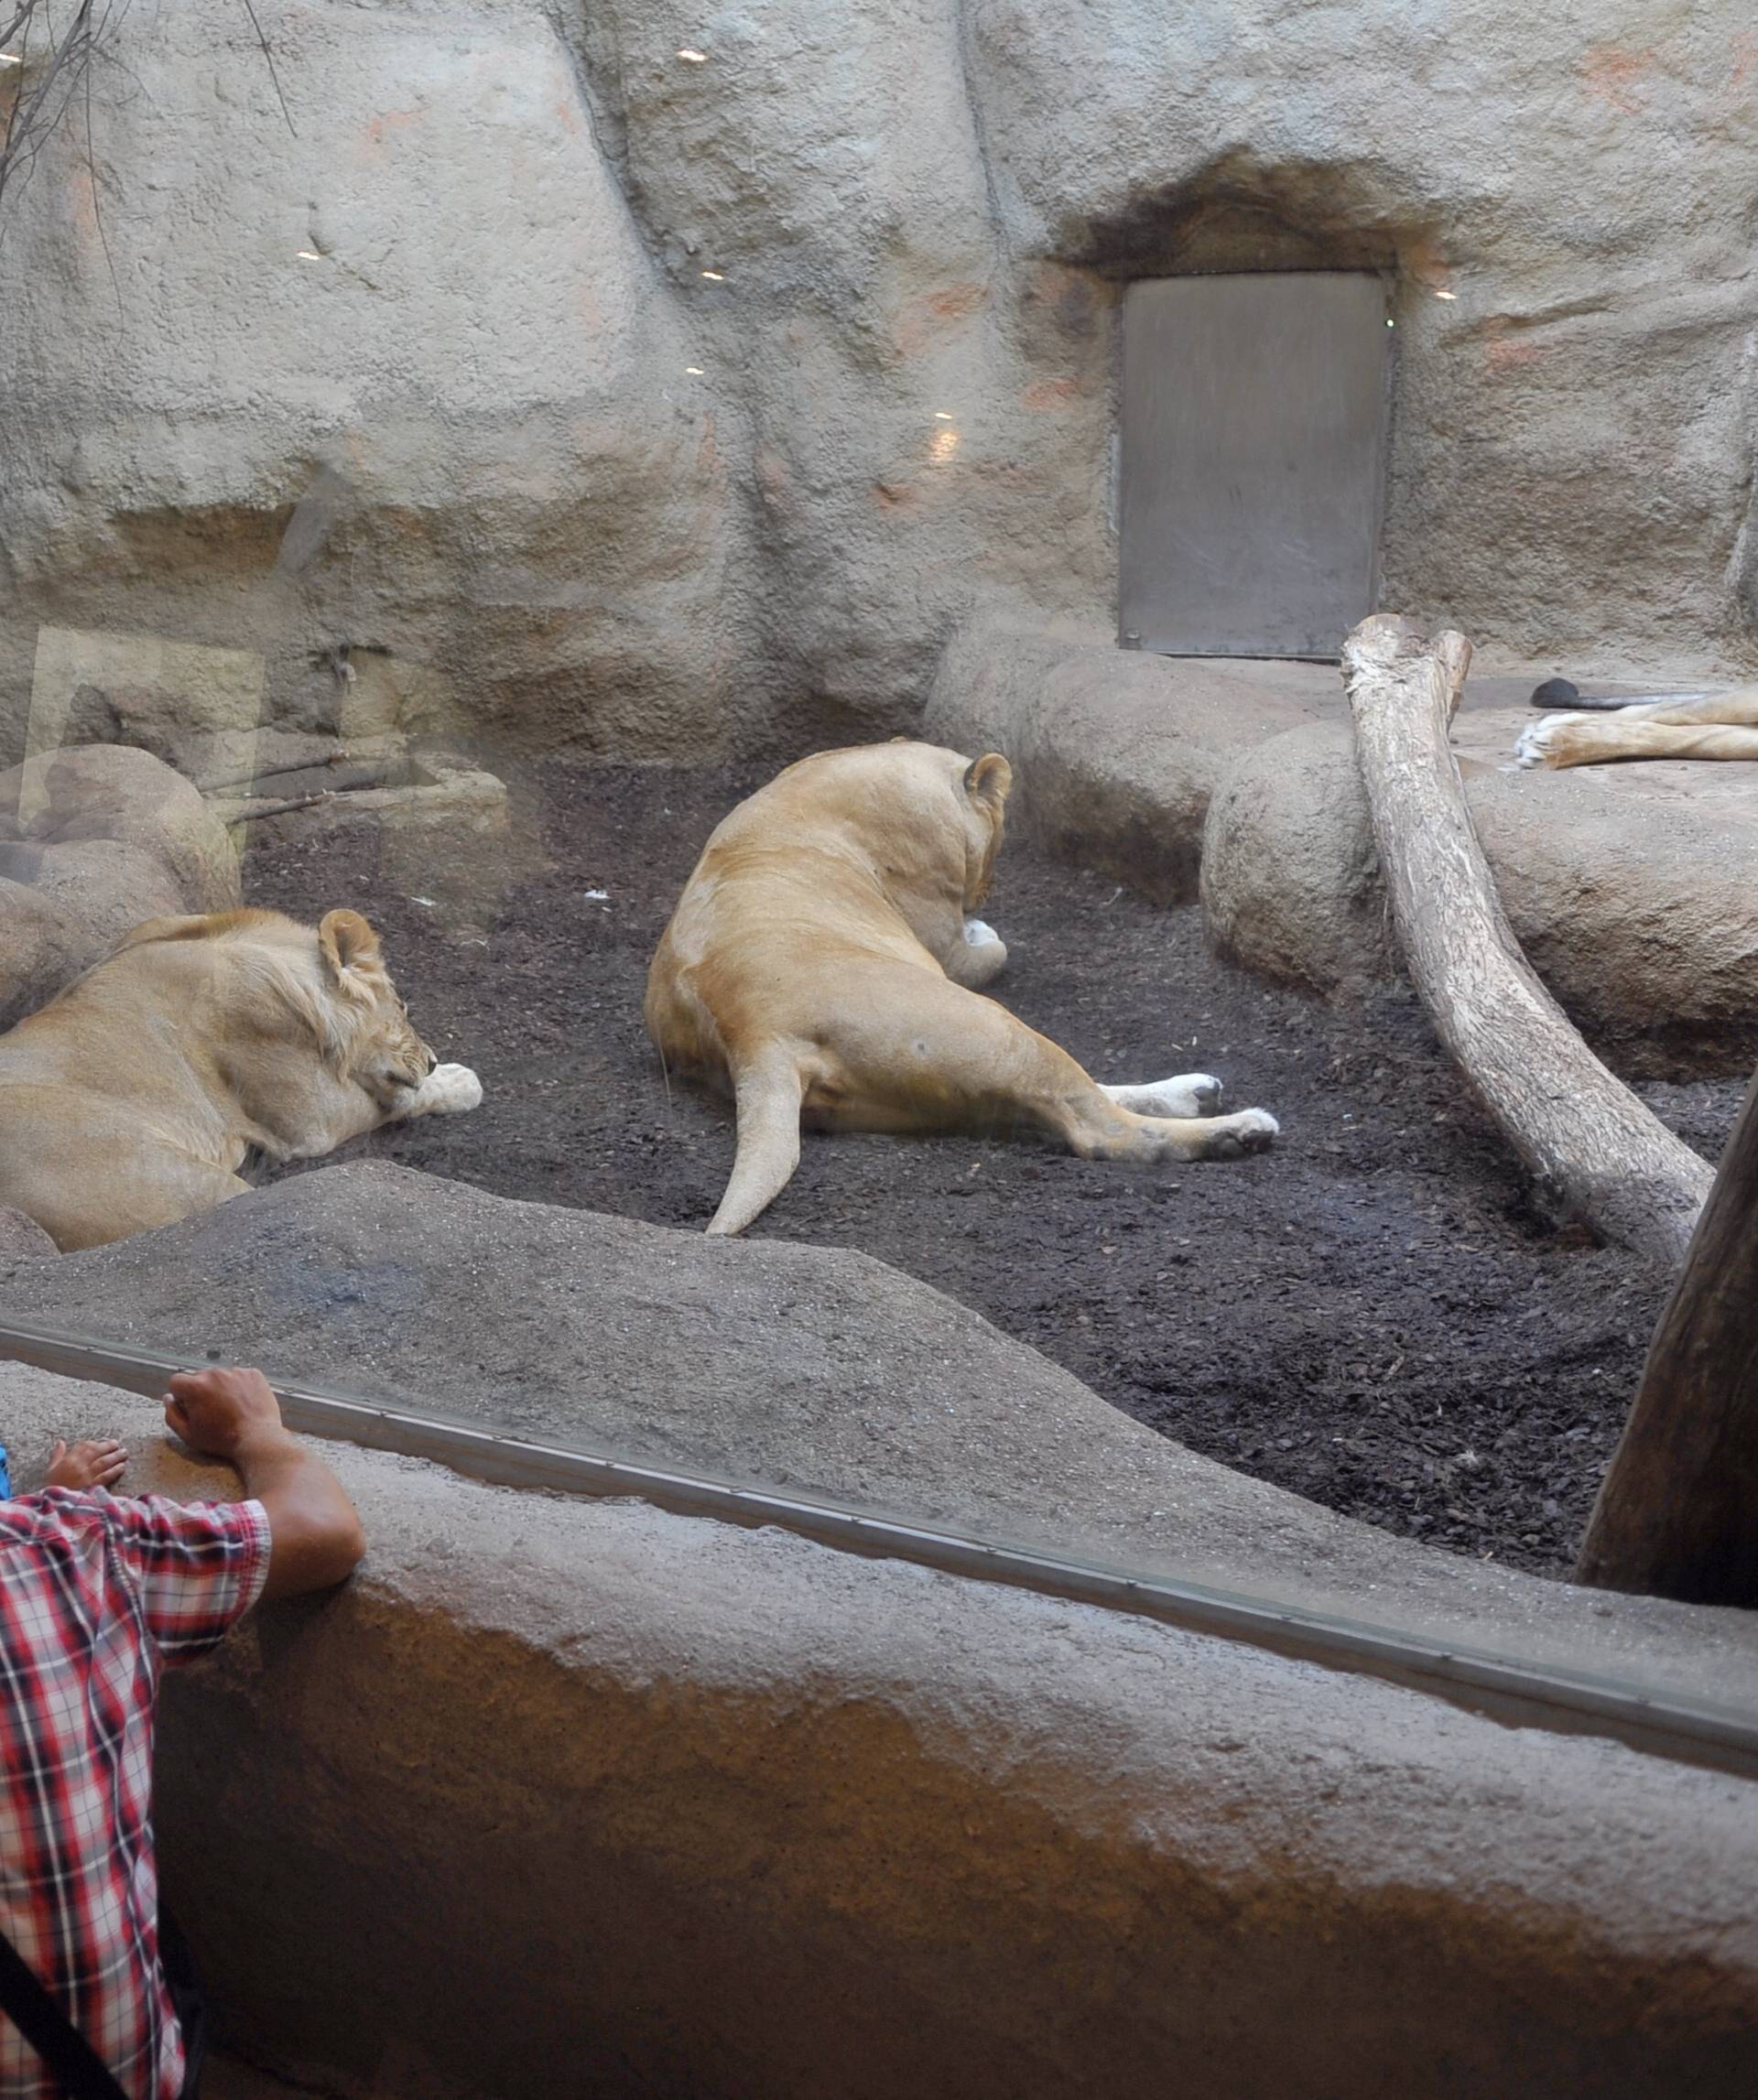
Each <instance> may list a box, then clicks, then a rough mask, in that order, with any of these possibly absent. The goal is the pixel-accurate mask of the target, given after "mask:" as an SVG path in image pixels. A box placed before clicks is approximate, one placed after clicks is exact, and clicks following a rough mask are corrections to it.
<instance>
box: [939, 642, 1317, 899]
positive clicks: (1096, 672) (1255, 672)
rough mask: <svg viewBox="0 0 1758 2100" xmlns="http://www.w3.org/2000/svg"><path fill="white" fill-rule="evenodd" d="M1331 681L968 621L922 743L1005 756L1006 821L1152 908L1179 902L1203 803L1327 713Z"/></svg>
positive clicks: (1198, 848)
mask: <svg viewBox="0 0 1758 2100" xmlns="http://www.w3.org/2000/svg"><path fill="white" fill-rule="evenodd" d="M1336 689H1337V678H1336V674H1335V672H1333V671H1330V670H1328V669H1325V670H1320V669H1319V668H1318V667H1317V666H1311V665H1304V664H1272V663H1262V662H1257V663H1240V664H1229V663H1222V662H1221V661H1218V660H1216V659H1213V658H1210V659H1208V660H1206V661H1195V660H1192V659H1189V658H1184V659H1179V660H1176V661H1175V660H1174V659H1172V658H1169V657H1165V656H1153V655H1142V654H1140V653H1138V652H1134V651H1128V650H1123V649H1119V648H1118V647H1117V646H1116V645H1115V644H1114V643H1113V642H1112V640H1111V639H1110V638H1109V637H1101V636H1094V635H1092V634H1091V633H1086V634H1081V635H1076V634H1060V633H1056V632H1054V631H1046V630H1045V629H1043V628H1042V627H1026V626H1022V625H1020V624H1019V623H1017V622H1015V621H1012V620H1010V619H1008V618H1006V617H1005V616H1004V615H994V614H987V615H984V614H980V615H978V616H976V617H975V618H973V619H971V620H970V621H968V622H966V623H965V624H964V625H963V626H962V627H961V628H960V630H959V632H958V633H957V634H955V635H954V636H953V638H952V640H951V641H950V643H949V644H948V645H947V649H946V653H945V655H943V656H942V658H941V659H940V666H939V672H938V673H937V675H936V677H935V680H934V686H933V689H932V691H931V692H930V693H929V695H928V709H927V714H926V717H925V719H924V721H923V725H922V734H923V735H924V736H927V737H930V738H932V739H933V741H935V742H937V743H943V744H950V746H951V747H952V748H953V749H954V750H955V751H968V752H971V753H972V754H975V753H976V752H982V751H999V752H1005V754H1006V756H1007V758H1008V760H1009V762H1010V763H1012V765H1013V768H1014V792H1013V796H1012V797H1011V798H1010V800H1009V802H1008V822H1009V825H1010V827H1011V828H1015V829H1016V830H1022V831H1024V832H1025V834H1026V836H1027V837H1029V838H1031V839H1034V840H1035V841H1036V843H1037V844H1038V845H1040V846H1042V847H1043V848H1044V849H1045V850H1047V851H1048V852H1050V853H1054V854H1055V855H1057V857H1058V859H1061V860H1065V861H1076V862H1078V863H1079V864H1080V866H1082V867H1087V868H1094V869H1097V870H1098V871H1099V872H1100V873H1101V874H1106V875H1114V876H1116V877H1117V879H1118V880H1119V881H1120V882H1127V883H1128V884H1129V886H1130V887H1131V888H1132V889H1134V890H1139V891H1140V892H1141V893H1142V894H1143V895H1144V896H1146V897H1150V898H1152V899H1153V901H1154V902H1155V903H1156V904H1193V903H1194V902H1195V901H1196V897H1197V886H1198V885H1197V877H1198V868H1199V862H1200V861H1201V858H1202V832H1203V824H1204V821H1205V819H1206V817H1207V816H1208V811H1209V804H1210V797H1211V796H1213V795H1214V793H1215V791H1216V789H1217V788H1218V787H1220V785H1221V783H1222V781H1224V780H1225V779H1227V778H1228V776H1229V774H1231V772H1232V769H1233V767H1234V766H1235V765H1237V764H1238V763H1239V762H1240V761H1241V759H1242V758H1243V756H1244V755H1245V754H1246V753H1248V752H1251V751H1253V749H1254V748H1255V747H1256V746H1257V745H1258V744H1260V743H1262V742H1264V741H1265V740H1266V739H1268V738H1271V737H1275V736H1277V735H1279V734H1281V733H1282V732H1283V731H1286V730H1288V729H1291V728H1293V727H1295V726H1296V725H1297V724H1299V723H1301V722H1305V721H1308V720H1311V719H1312V718H1313V716H1314V715H1315V714H1318V713H1319V712H1321V711H1324V710H1325V709H1327V707H1328V708H1329V711H1331V712H1334V711H1335V708H1336Z"/></svg>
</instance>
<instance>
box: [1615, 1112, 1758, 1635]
mask: <svg viewBox="0 0 1758 2100" xmlns="http://www.w3.org/2000/svg"><path fill="white" fill-rule="evenodd" d="M1575 1573H1576V1579H1577V1581H1579V1582H1585V1583H1594V1584H1597V1585H1598V1586H1600V1587H1601V1588H1602V1589H1628V1590H1638V1591H1641V1592H1643V1593H1644V1594H1647V1595H1652V1596H1655V1597H1683V1598H1686V1599H1688V1600H1689V1601H1691V1602H1692V1603H1696V1604H1741V1605H1748V1606H1752V1605H1758V1079H1754V1080H1753V1085H1752V1088H1751V1091H1750V1092H1749V1093H1748V1094H1747V1096H1746V1105H1745V1107H1744V1108H1743V1109H1742V1111H1741V1114H1740V1120H1739V1121H1738V1122H1737V1123H1736V1124H1735V1125H1734V1130H1733V1136H1732V1138H1731V1140H1730V1141H1729V1143H1728V1149H1727V1152H1726V1153H1725V1154H1724V1155H1723V1158H1722V1161H1721V1170H1720V1173H1719V1174H1717V1175H1716V1178H1715V1186H1714V1188H1713V1190H1712V1191H1711V1193H1710V1196H1709V1202H1708V1203H1707V1204H1706V1205H1705V1207H1704V1210H1703V1217H1702V1220H1701V1222H1700V1223H1699V1224H1698V1229H1697V1233H1696V1237H1695V1238H1694V1239H1692V1241H1691V1248H1690V1252H1689V1254H1688V1255H1687V1258H1686V1262H1685V1272H1684V1274H1683V1275H1681V1276H1680V1278H1679V1280H1678V1283H1677V1287H1676V1288H1675V1290H1674V1292H1673V1295H1672V1298H1671V1300H1670V1302H1669V1303H1668V1304H1667V1307H1666V1311H1665V1312H1664V1313H1663V1314H1662V1315H1661V1317H1660V1325H1659V1326H1657V1327H1656V1328H1655V1338H1654V1341H1653V1343H1652V1344H1651V1345H1650V1347H1649V1350H1648V1361H1647V1363H1646V1365H1645V1366H1644V1369H1643V1374H1642V1384H1641V1386H1640V1387H1639V1388H1638V1389H1637V1392H1636V1398H1635V1403H1634V1405H1633V1407H1632V1408H1631V1410H1630V1419H1629V1421H1628V1422H1627V1423H1625V1424H1624V1430H1623V1435H1622V1440H1621V1441H1620V1443H1619V1445H1618V1448H1617V1450H1616V1451H1615V1452H1614V1453H1613V1454H1612V1463H1611V1465H1610V1466H1609V1467H1607V1468H1606V1474H1605V1479H1604V1481H1603V1483H1602V1484H1601V1488H1600V1494H1599V1499H1598V1501H1597V1502H1595V1504H1594V1505H1593V1514H1592V1517H1591V1518H1590V1520H1589V1522H1588V1527H1587V1537H1586V1540H1585V1542H1584V1543H1583V1544H1582V1547H1581V1557H1580V1562H1579V1565H1578V1566H1577V1568H1576V1571H1575Z"/></svg>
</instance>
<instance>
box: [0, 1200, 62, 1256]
mask: <svg viewBox="0 0 1758 2100" xmlns="http://www.w3.org/2000/svg"><path fill="white" fill-rule="evenodd" d="M56 1251H57V1249H56V1246H55V1242H54V1241H53V1240H52V1239H50V1238H49V1235H48V1233H47V1232H45V1231H44V1230H43V1229H42V1227H41V1226H40V1225H38V1222H37V1220H36V1219H35V1218H27V1217H26V1216H25V1214H24V1212H23V1211H22V1210H7V1209H0V1261H12V1260H14V1259H16V1257H18V1256H20V1255H23V1256H25V1257H27V1258H38V1259H40V1258H41V1257H42V1256H44V1255H49V1254H53V1253H55V1252H56Z"/></svg>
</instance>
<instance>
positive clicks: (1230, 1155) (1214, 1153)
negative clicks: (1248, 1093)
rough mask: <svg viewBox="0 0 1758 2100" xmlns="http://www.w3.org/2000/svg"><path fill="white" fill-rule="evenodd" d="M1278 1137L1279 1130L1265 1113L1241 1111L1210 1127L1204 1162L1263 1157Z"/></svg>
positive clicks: (1255, 1110) (1280, 1132) (1260, 1111)
mask: <svg viewBox="0 0 1758 2100" xmlns="http://www.w3.org/2000/svg"><path fill="white" fill-rule="evenodd" d="M1281 1135H1282V1126H1281V1124H1280V1123H1278V1122H1277V1121H1276V1120H1275V1117H1274V1116H1273V1115H1271V1114H1270V1112H1269V1110H1267V1109H1241V1110H1239V1112H1238V1113H1237V1114H1236V1115H1232V1116H1218V1117H1217V1118H1216V1119H1215V1120H1214V1122H1213V1123H1212V1124H1211V1125H1210V1136H1209V1142H1208V1149H1207V1151H1206V1153H1205V1154H1204V1156H1205V1157H1206V1158H1208V1159H1238V1158H1239V1157H1240V1156H1241V1154H1242V1153H1266V1152H1268V1151H1269V1149H1270V1147H1271V1146H1272V1145H1273V1144H1274V1143H1275V1141H1276V1139H1277V1138H1279V1137H1280V1136H1281Z"/></svg>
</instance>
